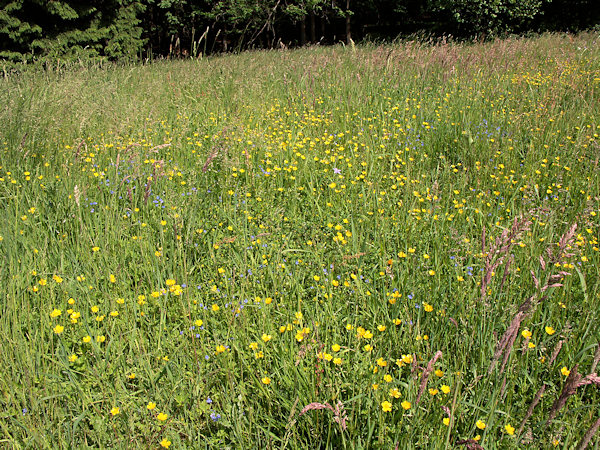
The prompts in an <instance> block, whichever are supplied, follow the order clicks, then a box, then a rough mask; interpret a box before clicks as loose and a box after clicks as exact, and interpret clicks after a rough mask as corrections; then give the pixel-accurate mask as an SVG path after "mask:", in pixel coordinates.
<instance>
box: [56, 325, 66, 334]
mask: <svg viewBox="0 0 600 450" xmlns="http://www.w3.org/2000/svg"><path fill="white" fill-rule="evenodd" d="M63 331H65V327H63V326H62V325H56V326H55V327H54V332H55V333H56V334H60V333H62V332H63Z"/></svg>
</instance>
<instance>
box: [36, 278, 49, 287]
mask: <svg viewBox="0 0 600 450" xmlns="http://www.w3.org/2000/svg"><path fill="white" fill-rule="evenodd" d="M38 283H40V286H46V285H47V284H48V281H46V279H45V278H40V281H38Z"/></svg>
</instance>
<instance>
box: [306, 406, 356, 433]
mask: <svg viewBox="0 0 600 450" xmlns="http://www.w3.org/2000/svg"><path fill="white" fill-rule="evenodd" d="M320 409H328V410H330V411H331V412H333V420H334V421H335V422H336V423H337V424H339V425H340V427H341V428H342V430H345V429H346V428H347V425H346V419H347V418H348V416H347V415H346V411H345V410H344V404H343V403H342V402H341V401H339V400H338V402H337V405H336V406H335V408H334V407H333V406H331V405H330V404H329V403H318V402H313V403H309V404H308V405H306V406H305V407H304V408H302V411H300V415H299V416H298V417H302V416H303V415H304V414H306V413H307V412H308V411H313V410H320Z"/></svg>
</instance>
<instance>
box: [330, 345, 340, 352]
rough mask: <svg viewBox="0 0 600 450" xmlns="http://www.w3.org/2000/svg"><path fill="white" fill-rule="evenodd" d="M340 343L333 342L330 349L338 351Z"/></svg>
mask: <svg viewBox="0 0 600 450" xmlns="http://www.w3.org/2000/svg"><path fill="white" fill-rule="evenodd" d="M340 348H341V347H340V345H339V344H333V345H332V346H331V350H333V351H334V352H339V351H340Z"/></svg>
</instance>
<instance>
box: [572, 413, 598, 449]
mask: <svg viewBox="0 0 600 450" xmlns="http://www.w3.org/2000/svg"><path fill="white" fill-rule="evenodd" d="M598 428H600V417H599V418H598V420H596V421H595V422H594V423H593V424H592V426H591V427H590V429H589V430H587V431H586V432H585V434H584V435H583V439H581V442H580V443H579V445H578V446H577V450H584V449H585V448H587V446H588V444H589V443H590V441H591V440H592V437H594V435H595V434H596V432H597V431H598Z"/></svg>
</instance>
